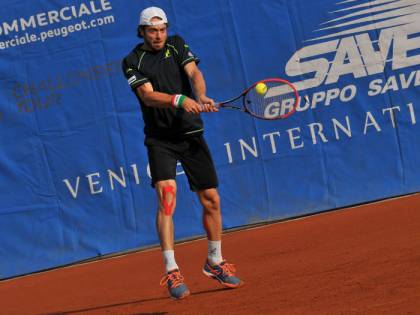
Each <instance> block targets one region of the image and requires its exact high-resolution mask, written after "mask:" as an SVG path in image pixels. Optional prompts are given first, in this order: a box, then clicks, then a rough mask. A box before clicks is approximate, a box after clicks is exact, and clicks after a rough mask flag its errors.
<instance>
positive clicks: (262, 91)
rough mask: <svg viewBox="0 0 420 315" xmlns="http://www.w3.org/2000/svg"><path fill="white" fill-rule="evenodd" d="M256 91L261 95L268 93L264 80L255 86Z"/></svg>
mask: <svg viewBox="0 0 420 315" xmlns="http://www.w3.org/2000/svg"><path fill="white" fill-rule="evenodd" d="M255 91H256V92H257V93H258V94H260V95H264V94H265V93H267V85H265V83H263V82H260V83H258V84H257V85H256V86H255Z"/></svg>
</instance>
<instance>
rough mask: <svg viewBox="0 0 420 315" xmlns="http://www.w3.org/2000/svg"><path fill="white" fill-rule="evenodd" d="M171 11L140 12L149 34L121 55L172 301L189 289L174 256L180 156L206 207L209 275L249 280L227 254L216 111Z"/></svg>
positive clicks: (225, 281) (232, 283) (233, 283)
mask: <svg viewBox="0 0 420 315" xmlns="http://www.w3.org/2000/svg"><path fill="white" fill-rule="evenodd" d="M167 29H168V20H167V17H166V14H165V12H164V11H163V10H162V9H160V8H157V7H149V8H146V9H144V10H143V11H142V12H141V14H140V23H139V26H138V29H137V32H138V36H139V37H140V38H142V39H143V40H144V42H142V43H139V44H138V45H137V46H136V47H135V48H134V49H133V50H132V51H131V52H130V54H128V55H127V56H126V57H125V58H124V61H123V71H124V74H125V76H126V78H127V80H128V83H129V85H130V86H131V88H132V90H133V91H134V92H135V94H136V96H137V98H138V100H139V102H140V106H141V110H142V114H143V120H144V125H145V127H144V133H145V145H146V147H147V151H148V158H149V164H150V171H151V177H152V187H154V188H155V189H156V193H157V199H158V211H157V216H156V226H157V232H158V234H159V239H160V245H161V249H162V254H163V258H164V264H165V268H166V274H165V276H164V277H163V279H162V280H161V285H167V287H168V291H169V294H170V296H171V297H172V298H174V299H182V298H185V297H187V296H188V295H189V294H190V291H189V290H188V287H187V286H186V284H185V283H184V278H183V276H182V275H181V273H180V268H179V266H178V264H177V263H176V260H175V255H174V224H173V219H172V216H173V214H174V211H175V206H176V193H177V185H176V181H175V175H176V166H177V162H178V161H180V162H181V164H182V167H183V169H184V171H185V174H186V175H187V178H188V182H189V185H190V189H191V190H192V191H194V192H195V193H196V194H197V196H198V198H199V200H200V203H201V204H202V206H203V225H204V228H205V230H206V233H207V238H208V256H207V260H206V261H205V264H204V267H203V273H204V274H205V275H206V276H208V277H209V278H212V279H215V280H217V281H219V282H220V283H221V284H222V285H224V286H226V287H229V288H238V287H240V286H242V285H243V282H242V281H241V280H240V279H239V278H238V277H236V276H235V274H234V273H235V269H234V266H233V265H232V264H229V263H227V262H226V261H225V260H224V259H223V257H222V250H221V234H222V217H221V211H220V198H219V194H218V191H217V186H218V180H217V175H216V171H215V167H214V165H213V161H212V157H211V154H210V151H209V149H208V147H207V144H206V141H205V140H204V137H203V130H204V129H203V121H202V120H201V118H200V113H202V112H217V111H218V109H217V107H216V106H215V105H214V101H213V100H212V99H211V98H209V97H207V96H206V83H205V80H204V77H203V75H202V73H201V71H200V70H199V68H198V67H197V64H198V62H199V59H198V58H197V56H195V55H194V54H193V53H192V52H191V50H190V49H189V47H188V45H187V44H186V43H185V42H184V40H183V39H182V38H181V37H180V36H177V35H175V36H168V34H167Z"/></svg>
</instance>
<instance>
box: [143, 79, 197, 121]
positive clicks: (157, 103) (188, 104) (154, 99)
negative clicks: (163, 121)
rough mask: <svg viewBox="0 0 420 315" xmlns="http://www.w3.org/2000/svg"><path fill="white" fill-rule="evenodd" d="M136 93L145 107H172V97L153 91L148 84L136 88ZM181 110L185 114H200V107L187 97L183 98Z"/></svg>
mask: <svg viewBox="0 0 420 315" xmlns="http://www.w3.org/2000/svg"><path fill="white" fill-rule="evenodd" d="M136 93H137V95H138V96H139V97H140V99H141V100H142V102H143V103H144V104H145V105H146V106H150V107H160V108H168V107H173V104H172V101H173V95H170V94H166V93H161V92H158V91H154V90H153V86H152V84H151V83H150V82H146V83H144V84H142V85H140V86H138V87H137V88H136ZM182 108H183V109H184V110H185V111H186V112H187V113H193V114H199V113H200V112H201V106H200V105H198V103H197V102H196V101H194V100H193V99H191V98H189V97H186V98H185V100H184V102H183V103H182Z"/></svg>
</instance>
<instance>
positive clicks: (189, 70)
mask: <svg viewBox="0 0 420 315" xmlns="http://www.w3.org/2000/svg"><path fill="white" fill-rule="evenodd" d="M184 70H185V73H186V74H187V76H188V78H189V79H190V82H191V86H192V89H193V92H194V95H195V97H196V99H197V102H198V103H199V104H200V105H201V106H203V111H205V112H217V111H218V108H217V107H216V106H215V105H214V100H213V99H211V98H209V97H208V96H207V95H206V81H205V80H204V76H203V73H202V72H201V71H200V69H199V68H198V67H197V65H196V63H195V62H189V63H187V64H186V65H185V66H184Z"/></svg>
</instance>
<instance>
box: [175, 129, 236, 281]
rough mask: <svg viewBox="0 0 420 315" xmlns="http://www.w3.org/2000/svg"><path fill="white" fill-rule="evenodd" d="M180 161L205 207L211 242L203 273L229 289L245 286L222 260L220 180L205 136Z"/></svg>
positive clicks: (192, 141)
mask: <svg viewBox="0 0 420 315" xmlns="http://www.w3.org/2000/svg"><path fill="white" fill-rule="evenodd" d="M187 142H188V149H186V150H185V151H184V152H183V154H182V156H181V158H180V160H181V163H182V166H183V168H184V170H185V173H186V175H187V177H188V181H189V183H190V188H191V190H193V191H196V193H197V196H198V198H199V200H200V203H201V204H202V206H203V225H204V229H205V230H206V232H207V238H208V257H207V259H206V263H205V265H204V268H203V273H204V274H205V275H206V276H208V277H210V278H213V279H216V280H218V281H219V282H220V283H222V284H223V285H224V286H226V287H230V288H237V287H240V286H242V285H243V282H242V281H241V280H240V279H239V278H237V277H236V276H235V275H234V272H235V269H234V267H233V265H232V264H228V263H227V262H226V261H225V260H224V259H223V258H222V249H221V247H222V241H221V234H222V215H221V210H220V197H219V193H218V192H217V186H218V180H217V175H216V170H215V167H214V163H213V160H212V158H211V154H210V151H209V149H208V147H207V144H206V142H205V140H204V138H203V137H202V136H198V137H194V138H192V139H189V140H188V141H187Z"/></svg>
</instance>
